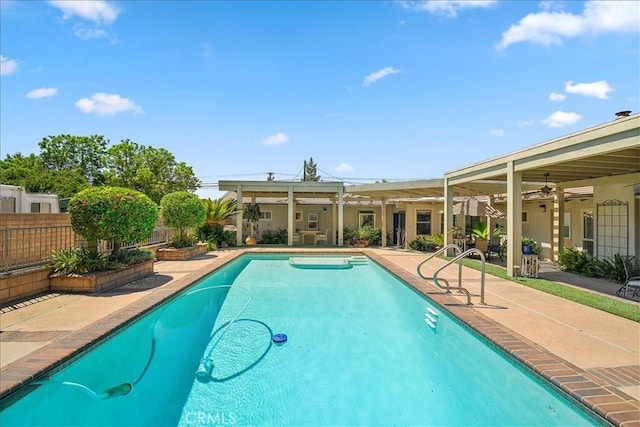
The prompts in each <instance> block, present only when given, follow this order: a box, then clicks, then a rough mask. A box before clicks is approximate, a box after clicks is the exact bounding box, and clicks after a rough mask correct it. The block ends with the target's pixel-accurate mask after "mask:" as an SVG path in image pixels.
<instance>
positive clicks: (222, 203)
mask: <svg viewBox="0 0 640 427" xmlns="http://www.w3.org/2000/svg"><path fill="white" fill-rule="evenodd" d="M202 203H204V208H205V211H206V212H207V222H208V223H220V222H223V221H225V220H227V219H229V218H230V217H232V216H234V215H237V214H239V213H241V212H242V209H238V201H237V200H236V199H224V198H222V197H220V198H219V199H214V200H212V199H203V200H202Z"/></svg>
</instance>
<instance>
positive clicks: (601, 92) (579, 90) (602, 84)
mask: <svg viewBox="0 0 640 427" xmlns="http://www.w3.org/2000/svg"><path fill="white" fill-rule="evenodd" d="M564 90H565V91H566V92H567V93H575V94H578V95H582V96H588V97H593V98H598V99H608V98H609V92H612V91H613V88H612V87H611V86H609V83H608V82H607V81H606V80H600V81H597V82H592V83H575V84H574V83H573V82H566V83H565V85H564Z"/></svg>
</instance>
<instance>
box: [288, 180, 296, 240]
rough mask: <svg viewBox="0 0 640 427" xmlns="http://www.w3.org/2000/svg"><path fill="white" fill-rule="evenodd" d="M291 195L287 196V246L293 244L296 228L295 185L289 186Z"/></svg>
mask: <svg viewBox="0 0 640 427" xmlns="http://www.w3.org/2000/svg"><path fill="white" fill-rule="evenodd" d="M288 190H289V195H288V198H287V246H293V232H294V229H295V224H294V220H295V217H296V214H295V204H294V200H293V186H291V185H290V186H289V189H288Z"/></svg>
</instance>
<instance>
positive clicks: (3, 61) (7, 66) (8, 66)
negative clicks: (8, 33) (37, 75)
mask: <svg viewBox="0 0 640 427" xmlns="http://www.w3.org/2000/svg"><path fill="white" fill-rule="evenodd" d="M16 71H18V63H17V62H16V60H15V59H9V58H6V57H4V56H0V75H3V76H4V75H7V74H13V73H15V72H16Z"/></svg>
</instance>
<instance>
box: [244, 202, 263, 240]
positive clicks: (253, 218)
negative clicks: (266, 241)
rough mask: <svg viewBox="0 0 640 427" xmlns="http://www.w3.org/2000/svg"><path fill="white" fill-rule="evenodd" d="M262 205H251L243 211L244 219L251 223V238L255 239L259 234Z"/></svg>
mask: <svg viewBox="0 0 640 427" xmlns="http://www.w3.org/2000/svg"><path fill="white" fill-rule="evenodd" d="M260 215H261V212H260V205H258V204H257V203H250V204H249V205H247V207H246V208H244V210H243V216H244V218H245V219H246V220H247V221H249V226H250V227H251V231H250V234H249V235H250V236H253V237H255V236H256V234H257V232H258V221H259V220H260Z"/></svg>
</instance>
